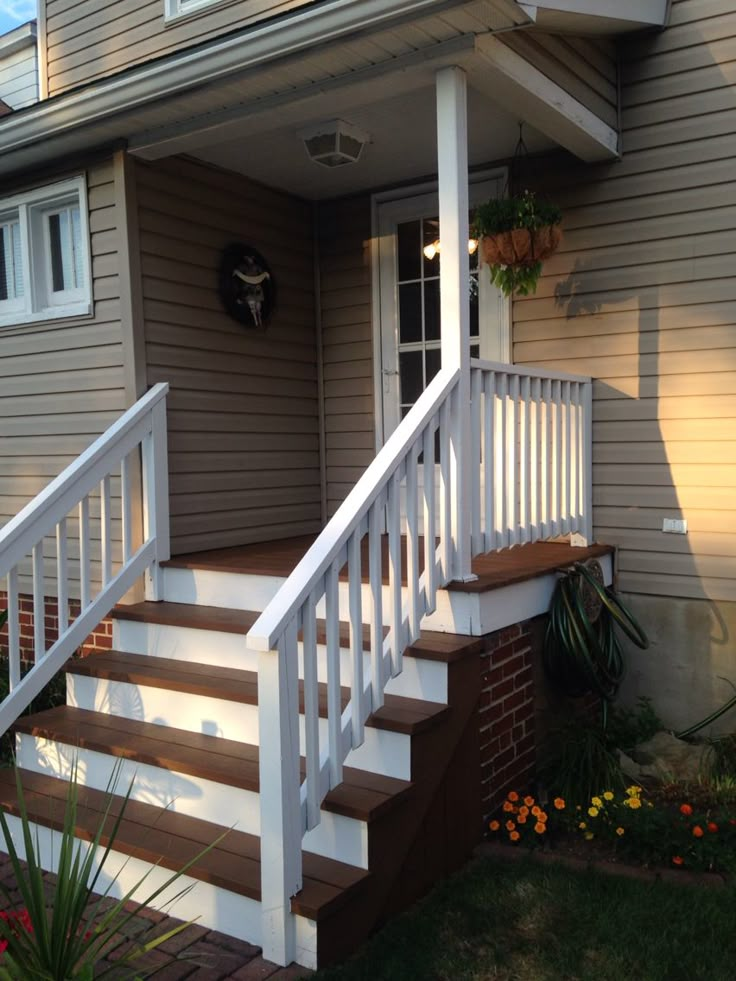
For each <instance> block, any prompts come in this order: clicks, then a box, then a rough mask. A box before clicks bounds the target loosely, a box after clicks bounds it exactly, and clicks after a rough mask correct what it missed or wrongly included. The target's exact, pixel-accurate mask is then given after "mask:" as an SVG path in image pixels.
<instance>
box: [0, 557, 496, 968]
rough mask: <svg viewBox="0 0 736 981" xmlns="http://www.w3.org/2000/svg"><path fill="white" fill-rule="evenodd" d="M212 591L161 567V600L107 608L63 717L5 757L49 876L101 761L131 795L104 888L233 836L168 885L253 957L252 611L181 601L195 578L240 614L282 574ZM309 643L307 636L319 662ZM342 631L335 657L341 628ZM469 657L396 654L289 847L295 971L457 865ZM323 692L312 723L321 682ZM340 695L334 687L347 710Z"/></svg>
mask: <svg viewBox="0 0 736 981" xmlns="http://www.w3.org/2000/svg"><path fill="white" fill-rule="evenodd" d="M226 579H227V586H223V582H222V575H221V574H220V575H219V577H218V573H215V572H207V571H206V570H201V569H199V570H192V569H181V568H176V567H168V568H166V569H165V572H164V577H163V601H162V602H143V603H138V604H135V605H131V606H118V607H117V608H116V609H115V611H114V614H113V615H114V617H115V626H114V647H115V649H114V650H112V651H105V652H99V653H97V654H94V655H92V656H90V657H87V658H84V659H73V660H72V661H70V662H68V664H67V667H66V673H67V704H66V705H65V706H62V707H59V708H55V709H51V710H49V711H47V712H42V713H39V714H36V715H32V716H27V717H24V718H21V719H19V720H18V722H17V724H16V727H15V731H16V733H17V762H18V766H19V767H20V768H21V776H22V783H23V788H24V795H25V798H26V803H27V807H28V810H29V814H30V816H31V817H32V818H33V820H34V822H35V823H36V827H37V828H38V830H39V840H40V843H41V849H42V853H43V854H44V861H45V862H47V863H49V862H50V858H51V853H52V851H53V850H54V844H55V838H56V836H58V833H59V828H60V827H61V822H62V814H63V806H64V800H65V796H66V789H67V785H66V782H65V781H66V779H67V778H68V776H69V774H70V772H71V769H72V766H73V763H74V761H75V760H77V761H78V772H79V781H80V784H81V785H82V787H83V789H82V790H81V792H80V805H81V806H80V813H79V827H78V833H79V836H80V837H82V838H89V837H90V836H91V835H92V834H93V833H94V830H95V828H96V825H97V822H98V821H99V816H100V809H101V806H102V800H103V797H104V793H103V792H104V790H105V788H106V787H107V784H108V781H109V779H110V773H111V771H112V768H113V765H114V762H115V761H116V760H122V761H124V762H123V764H122V767H123V768H122V773H121V784H120V789H121V790H122V791H124V790H125V789H127V785H128V783H129V781H130V780H131V779H132V780H133V781H134V784H133V793H132V800H131V804H130V806H129V808H128V811H127V813H126V820H125V821H124V822H123V825H122V827H121V830H120V834H119V836H118V838H117V840H116V842H115V849H114V852H113V854H112V855H111V856H110V858H109V862H108V866H106V867H107V868H108V872H109V874H110V875H114V874H115V873H116V872H120V878H119V880H118V882H117V883H116V884H115V887H114V891H115V892H116V893H120V894H121V893H122V892H124V891H127V889H129V888H130V887H131V886H132V885H133V884H135V882H137V881H138V879H139V878H140V877H141V875H142V874H143V873H144V872H145V871H149V870H150V869H151V868H152V866H156V865H157V866H158V868H154V869H153V871H152V873H151V876H150V878H149V880H148V882H147V885H146V888H147V889H149V890H151V889H153V888H154V887H155V886H156V885H157V884H158V883H159V882H163V881H164V880H165V878H166V876H167V874H168V871H167V870H172V869H177V868H179V867H181V866H182V865H183V864H185V863H186V862H187V861H188V860H189V859H191V858H192V857H193V856H194V855H196V854H198V853H199V852H200V851H201V850H202V848H203V847H205V846H206V845H209V844H210V843H211V842H212V841H214V840H216V839H217V838H218V837H219V836H220V835H222V834H223V833H224V832H225V831H227V829H231V830H230V831H229V832H228V833H227V834H226V835H225V837H224V838H223V840H222V841H221V842H220V843H219V844H218V845H217V847H216V848H214V849H213V850H212V851H211V852H209V853H208V854H207V855H206V856H204V857H203V858H202V859H201V860H200V861H199V862H197V863H196V864H195V866H194V867H193V868H192V869H191V870H190V872H189V875H188V877H187V878H185V879H184V880H183V883H182V882H181V881H180V882H178V883H177V885H176V891H178V890H179V889H180V888H181V887H182V884H190V883H191V884H192V885H194V886H195V888H193V889H192V891H191V892H189V893H188V894H187V895H186V896H184V897H183V898H182V899H181V900H179V901H178V902H177V904H176V906H175V907H174V909H173V913H174V915H176V916H178V917H181V918H184V919H189V918H195V917H197V918H198V922H200V923H201V924H202V925H204V926H207V927H210V928H213V929H217V930H220V931H222V932H225V933H229V934H231V935H232V936H235V937H238V938H240V939H243V940H247V941H249V942H251V943H254V944H259V945H260V944H261V939H262V938H261V931H262V926H261V924H262V922H263V918H262V915H261V909H260V900H261V867H260V831H261V828H260V804H259V787H260V781H259V746H258V741H259V719H258V714H259V707H258V684H257V681H258V679H257V674H256V665H257V657H258V655H257V653H256V652H253V651H249V649H248V647H247V645H246V642H245V635H246V634H247V633H248V631H249V629H250V628H251V626H252V625H253V623H254V622H255V620H256V619H257V617H258V614H259V612H260V610H259V609H237V608H233V607H215V606H210V605H199V604H196V603H184V602H178V601H177V600H178V599H180V598H181V596H182V595H183V594H191V592H192V591H193V589H194V584H195V582H196V584H197V589H199V590H200V591H201V592H203V593H204V594H205V595H207V596H208V598H211V597H212V596H213V594H215V595H216V594H217V593H218V592H219V593H220V594H223V595H227V597H228V599H232V598H233V597H236V596H238V595H240V596H242V597H243V605H253V604H252V603H249V600H252V599H253V598H254V597H255V598H256V599H257V600H258V599H260V603H258V604H256V605H260V606H262V605H263V604H265V603H266V602H267V601H268V599H269V597H270V596H271V595H273V593H274V592H275V591H276V589H277V588H278V586H279V585H280V584H281V582H282V579H281V578H279V577H277V576H268V575H262V576H253V575H252V574H251V575H247V576H245V575H243V576H239V575H238V574H237V573H228V574H227V576H226ZM239 580H242V588H241V586H240V583H239ZM319 634H320V627H319V626H318V636H317V643H318V650H320V649H321V648H322V645H323V644H324V638H323V637H320V635H319ZM340 635H341V641H340V655H341V658H344V659H346V661H347V659H348V657H349V650H348V645H349V630H348V624H347V623H343V624H341V630H340ZM366 647H367V642H366ZM478 650H479V641H478V639H477V638H472V637H463V636H457V635H452V634H447V633H431V632H424V633H422V635H421V637H420V639H419V640H418V642H417V643H415V644H414V645H412V646H411V647H409V648H407V649H406V650H405V651H404V657H405V658H406V660H405V662H404V664H405V670H404V671H403V672H402V674H401V675H399V676H398V677H397V678H396V679H394V680H393V681H392V682H390V683H389V684H388V686H387V689H386V696H385V701H384V705H383V707H382V708H381V709H379V710H378V711H376V712H374V713H373V714H372V715H370V716H369V718H368V720H367V723H366V728H365V740H364V742H363V744H362V746H360V748H359V749H357V750H353V751H351V752H350V753H349V754H348V756H347V758H346V760H345V766H344V769H343V779H342V782H341V783H340V784H339V785H338V786H336V787H335V788H334V789H332V790H330V791H329V793H328V794H327V796H326V797H325V798H324V800H323V801H322V803H321V807H320V821H319V823H318V824H317V826H316V827H315V828H314V829H313V830H311V831H308V832H307V833H306V834H305V836H304V839H303V845H302V860H303V874H304V879H303V888H302V890H301V891H300V892H299V893H298V895H297V896H296V897H294V898H293V899H292V901H291V911H292V912H293V913H294V914H295V925H296V937H297V943H296V950H297V960H298V962H299V963H301V964H302V965H304V966H307V967H314V966H316V965H317V964H319V965H323V964H325V963H329V962H331V961H333V960H336V959H339V958H341V957H344V956H346V955H347V954H348V953H350V952H351V951H352V950H354V949H355V947H356V946H357V945H358V944H359V943H360V942H361V941H362V940H363V939H365V937H366V936H368V934H369V933H370V932H371V931H372V930H373V929H374V928H375V927H376V925H377V924H379V923H380V922H381V921H382V919H384V918H385V917H386V916H387V915H389V913H391V912H393V911H396V910H398V909H401V908H403V907H404V906H406V905H407V904H408V903H410V902H412V901H413V900H414V899H415V898H416V897H417V896H418V895H420V894H421V893H422V892H423V891H425V890H426V888H427V887H428V886H429V885H430V884H431V883H432V882H433V881H434V880H435V879H436V878H437V877H438V876H440V875H442V874H445V873H447V872H448V871H449V870H451V869H453V868H455V867H457V866H458V865H459V864H461V863H462V861H463V860H464V859H465V858H466V857H467V855H468V853H469V850H470V848H471V847H472V844H473V843H474V841H475V838H476V836H477V832H478V824H479V801H478V798H479V777H478V773H479V761H478V748H477V722H476V720H475V718H474V711H475V704H476V701H477V691H478V686H477V661H476V659H475V658H474V657H473V655H476V656H477V653H478ZM323 670H326V669H323V668H319V669H318V671H319V674H320V677H321V676H322V675H323ZM300 688H301V686H300ZM319 689H320V699H319V701H320V720H321V721H320V725H326V715H327V711H326V707H327V692H326V685H325V684H324V682H323V681H320V683H319ZM349 698H350V690H349V689H347V688H345V689H343V691H342V703H343V707H344V706H345V705H347V704H348V701H349ZM301 700H302V702H303V695H302V696H301ZM300 711H303V705H301V706H300ZM300 720H301V725H302V728H303V725H304V719H303V715H301V716H300ZM303 741H304V734H303V732H302V743H303ZM302 770H303V760H302ZM16 796H17V795H16V788H15V782H14V777H13V775H12V772H10V771H6V772H4V773H3V774H1V775H0V805H2V806H3V808H4V809H5V810H6V811H8V812H10V814H17V813H18V802H17V799H16ZM12 820H13V818H11V821H12ZM57 851H58V848H57ZM126 863H127V864H126Z"/></svg>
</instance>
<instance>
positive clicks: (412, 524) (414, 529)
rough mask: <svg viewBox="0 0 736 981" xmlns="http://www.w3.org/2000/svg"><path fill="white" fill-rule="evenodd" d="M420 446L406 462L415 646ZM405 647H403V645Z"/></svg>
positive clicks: (411, 617)
mask: <svg viewBox="0 0 736 981" xmlns="http://www.w3.org/2000/svg"><path fill="white" fill-rule="evenodd" d="M418 469H419V444H418V443H415V444H414V446H413V447H412V449H411V450H410V451H409V456H408V458H407V461H406V586H407V593H408V606H409V611H408V612H409V616H408V622H409V636H408V638H407V642H408V643H409V644H413V643H414V641H415V640H416V639H417V637H418V636H419V622H420V620H421V614H420V612H419V515H418V505H417V490H418V488H417V483H418V481H417V470H418ZM402 646H403V645H402Z"/></svg>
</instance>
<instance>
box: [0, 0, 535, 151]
mask: <svg viewBox="0 0 736 981" xmlns="http://www.w3.org/2000/svg"><path fill="white" fill-rule="evenodd" d="M459 2H461V0H445V2H441V3H438V2H437V0H326V2H324V3H319V4H313V5H312V4H310V5H309V6H308V7H306V8H302V9H300V10H299V11H298V12H297V13H295V14H293V15H290V16H288V17H278V18H275V19H274V20H271V21H269V22H268V23H267V24H261V25H260V26H257V27H255V28H249V29H248V30H247V31H246V32H245V33H239V34H236V35H230V36H227V37H225V38H218V39H217V40H216V41H212V42H207V43H206V45H202V46H200V47H197V48H195V49H191V48H190V49H187V50H185V51H183V52H181V53H179V54H176V55H175V56H173V57H166V58H162V59H160V60H159V61H156V62H155V63H152V64H146V65H143V66H141V67H139V68H136V69H133V70H131V71H130V72H122V73H120V74H119V75H116V76H114V77H112V78H109V79H103V80H101V81H100V82H94V83H92V85H90V86H89V87H85V88H83V89H77V90H75V91H73V92H69V93H64V94H62V95H59V96H55V97H53V98H51V99H49V100H47V101H46V102H43V103H38V104H37V105H35V106H32V107H29V109H27V110H25V111H22V112H20V113H18V114H17V115H14V116H13V117H12V118H10V119H8V120H7V121H5V122H3V124H2V125H1V126H0V153H1V154H7V153H11V152H12V151H15V150H20V149H22V148H23V147H27V146H28V145H29V144H33V143H35V142H36V141H38V140H43V141H44V142H45V143H46V144H47V141H48V140H49V139H51V138H53V137H54V136H59V135H62V134H64V133H68V132H70V131H71V130H74V129H77V128H79V127H82V126H84V127H87V126H89V125H90V124H92V123H95V122H99V121H103V120H104V121H109V119H110V117H111V115H115V114H118V113H123V112H126V111H130V110H135V109H137V108H140V107H141V106H145V105H147V104H151V103H154V102H159V101H163V100H166V99H167V98H171V97H172V96H176V95H179V94H181V93H184V92H187V91H191V90H192V89H194V88H197V87H201V86H204V85H207V84H210V83H212V82H215V81H218V80H220V79H223V78H226V77H227V76H229V75H233V74H235V73H238V74H240V73H242V72H243V71H245V70H247V69H253V68H257V67H258V66H260V65H262V64H264V63H266V62H269V61H272V60H274V59H275V58H282V57H285V56H288V55H293V54H297V53H299V52H302V51H305V50H308V49H310V48H314V47H315V45H322V44H325V43H326V42H329V41H333V40H336V39H338V38H340V37H342V36H344V35H348V34H351V33H355V32H356V31H359V30H361V31H363V30H368V29H375V28H378V27H381V26H383V25H384V24H387V23H389V22H395V21H396V20H398V19H401V18H402V17H413V16H416V15H419V14H422V13H425V12H427V13H429V12H431V13H436V12H439V11H441V10H443V9H446V8H447V7H451V6H456V5H457V4H458V3H459ZM517 10H518V8H517ZM518 17H519V20H520V21H522V22H523V21H524V19H525V15H524V14H523V13H522V11H521V10H518ZM46 153H48V144H47V146H46Z"/></svg>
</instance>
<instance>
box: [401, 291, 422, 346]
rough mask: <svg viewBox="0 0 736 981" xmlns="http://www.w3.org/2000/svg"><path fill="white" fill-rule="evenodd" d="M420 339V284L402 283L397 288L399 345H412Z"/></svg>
mask: <svg viewBox="0 0 736 981" xmlns="http://www.w3.org/2000/svg"><path fill="white" fill-rule="evenodd" d="M421 339H422V286H421V283H402V284H401V285H400V286H399V343H400V344H412V343H414V342H415V341H421Z"/></svg>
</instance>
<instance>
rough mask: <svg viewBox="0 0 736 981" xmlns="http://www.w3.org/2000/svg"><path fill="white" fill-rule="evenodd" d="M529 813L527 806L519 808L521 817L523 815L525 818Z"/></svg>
mask: <svg viewBox="0 0 736 981" xmlns="http://www.w3.org/2000/svg"><path fill="white" fill-rule="evenodd" d="M528 813H529V808H528V807H526V805H524V806H523V807H520V808H519V814H520V815H521V814H523V815H524V817H526V816H527V814H528Z"/></svg>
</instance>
